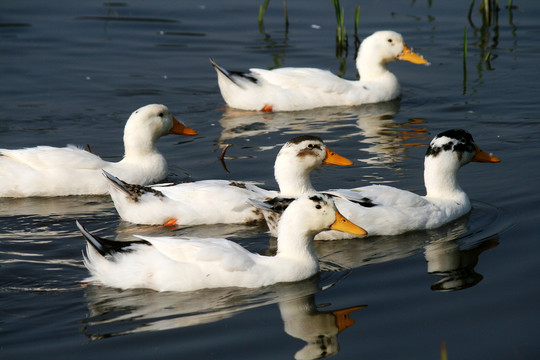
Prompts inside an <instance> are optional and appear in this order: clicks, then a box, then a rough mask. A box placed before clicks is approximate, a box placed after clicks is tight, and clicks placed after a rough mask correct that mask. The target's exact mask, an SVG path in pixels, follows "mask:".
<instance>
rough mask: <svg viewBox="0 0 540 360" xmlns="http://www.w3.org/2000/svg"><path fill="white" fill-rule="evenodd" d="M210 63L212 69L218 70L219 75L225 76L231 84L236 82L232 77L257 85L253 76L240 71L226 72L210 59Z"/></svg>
mask: <svg viewBox="0 0 540 360" xmlns="http://www.w3.org/2000/svg"><path fill="white" fill-rule="evenodd" d="M210 62H211V63H212V66H213V67H214V69H216V70H218V71H219V72H220V73H222V74H223V75H225V76H226V77H227V78H228V79H229V80H231V81H232V82H233V83H235V84H236V81H235V80H234V77H235V76H236V77H241V78H244V79H246V80H249V81H251V82H252V83H254V84H257V83H258V80H257V78H255V77H254V76H252V75H250V74H248V73H246V72H241V71H230V70H227V69H225V68H223V67H221V66H219V65H218V64H217V63H216V62H215V61H214V59H210Z"/></svg>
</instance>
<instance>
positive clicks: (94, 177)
mask: <svg viewBox="0 0 540 360" xmlns="http://www.w3.org/2000/svg"><path fill="white" fill-rule="evenodd" d="M167 134H181V135H196V134H197V132H196V131H195V130H193V129H191V128H189V127H187V126H185V125H184V124H182V123H181V122H179V121H178V120H176V119H175V118H174V117H173V115H172V114H171V112H170V111H169V109H168V108H167V107H166V106H165V105H157V104H153V105H147V106H144V107H142V108H140V109H138V110H136V111H135V112H133V114H131V116H130V117H129V119H128V121H127V123H126V126H125V128H124V147H125V155H124V158H123V159H122V160H121V161H119V162H116V163H114V162H109V161H105V160H103V159H102V158H100V157H99V156H97V155H94V154H92V153H90V152H89V151H86V150H83V149H79V148H77V147H75V146H73V145H68V146H67V147H63V148H57V147H51V146H38V147H34V148H26V149H18V150H8V149H0V197H28V196H66V195H105V194H107V193H108V182H107V181H106V180H105V179H104V178H103V176H102V173H101V171H102V169H104V170H106V171H108V172H110V173H112V174H114V175H116V176H119V177H121V178H123V179H126V181H129V182H132V183H135V184H141V185H145V184H150V183H153V182H156V181H159V180H163V179H164V178H166V177H167V161H166V160H165V158H164V157H163V155H162V154H161V153H160V152H159V151H158V149H157V148H156V146H155V143H156V140H157V139H159V138H160V137H162V136H164V135H167Z"/></svg>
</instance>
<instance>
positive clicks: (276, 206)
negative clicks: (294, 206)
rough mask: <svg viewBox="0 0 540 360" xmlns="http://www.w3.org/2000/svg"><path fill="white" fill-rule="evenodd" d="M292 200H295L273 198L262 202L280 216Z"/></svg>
mask: <svg viewBox="0 0 540 360" xmlns="http://www.w3.org/2000/svg"><path fill="white" fill-rule="evenodd" d="M294 200H296V198H282V197H274V198H269V199H266V200H265V201H264V202H265V203H266V204H268V205H270V206H271V207H272V209H271V210H272V211H273V212H276V213H278V214H282V213H283V212H284V211H285V209H287V207H288V206H289V205H290V204H291V203H292V202H293V201H294Z"/></svg>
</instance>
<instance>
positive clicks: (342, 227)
mask: <svg viewBox="0 0 540 360" xmlns="http://www.w3.org/2000/svg"><path fill="white" fill-rule="evenodd" d="M330 230H338V231H343V232H346V233H349V234H353V235H367V231H366V230H364V229H362V228H361V227H360V226H358V225H355V224H353V223H352V222H350V221H349V220H347V219H346V218H345V217H344V216H343V215H341V214H340V213H339V211H337V210H336V221H334V223H333V224H332V225H330Z"/></svg>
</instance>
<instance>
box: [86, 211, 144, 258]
mask: <svg viewBox="0 0 540 360" xmlns="http://www.w3.org/2000/svg"><path fill="white" fill-rule="evenodd" d="M75 223H76V224H77V227H78V228H79V231H80V232H81V234H82V236H83V237H84V239H85V240H86V242H87V243H88V244H90V245H91V246H92V247H93V248H94V249H96V251H97V252H98V253H100V255H101V256H103V257H105V256H107V255H113V254H115V253H118V252H129V251H131V250H132V249H131V246H132V245H135V244H141V245H150V243H149V242H148V241H146V240H133V241H113V240H108V239H105V238H101V237H98V236H94V235H92V234H91V233H90V232H89V231H88V230H86V228H85V227H84V226H83V225H82V224H81V223H80V222H79V221H78V220H75Z"/></svg>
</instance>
